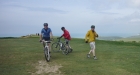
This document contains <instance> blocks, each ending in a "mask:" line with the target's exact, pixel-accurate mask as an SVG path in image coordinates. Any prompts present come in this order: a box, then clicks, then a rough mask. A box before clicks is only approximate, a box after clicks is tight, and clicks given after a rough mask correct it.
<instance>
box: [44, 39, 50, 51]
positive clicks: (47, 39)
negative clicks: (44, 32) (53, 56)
mask: <svg viewBox="0 0 140 75" xmlns="http://www.w3.org/2000/svg"><path fill="white" fill-rule="evenodd" d="M44 40H45V41H50V37H45V38H44ZM47 45H48V47H49V50H50V51H51V45H50V43H48V44H47Z"/></svg>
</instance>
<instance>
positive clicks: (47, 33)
mask: <svg viewBox="0 0 140 75" xmlns="http://www.w3.org/2000/svg"><path fill="white" fill-rule="evenodd" d="M43 25H44V28H43V29H42V30H41V34H40V40H45V41H50V39H51V38H53V34H52V30H51V28H49V27H48V23H44V24H43ZM48 45H49V48H51V47H50V44H48ZM43 46H44V47H45V44H43Z"/></svg>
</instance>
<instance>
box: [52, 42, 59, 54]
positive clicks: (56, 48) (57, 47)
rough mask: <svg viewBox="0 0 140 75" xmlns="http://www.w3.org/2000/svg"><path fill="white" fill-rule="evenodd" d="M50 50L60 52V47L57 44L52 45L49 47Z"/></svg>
mask: <svg viewBox="0 0 140 75" xmlns="http://www.w3.org/2000/svg"><path fill="white" fill-rule="evenodd" d="M51 49H52V51H53V52H58V51H60V45H59V43H53V44H52V46H51Z"/></svg>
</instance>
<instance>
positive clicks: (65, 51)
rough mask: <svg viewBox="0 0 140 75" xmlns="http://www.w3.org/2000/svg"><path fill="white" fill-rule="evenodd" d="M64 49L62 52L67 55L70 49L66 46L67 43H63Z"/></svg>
mask: <svg viewBox="0 0 140 75" xmlns="http://www.w3.org/2000/svg"><path fill="white" fill-rule="evenodd" d="M62 47H63V50H62V53H63V54H65V55H67V54H68V53H69V50H68V49H67V48H66V44H62Z"/></svg>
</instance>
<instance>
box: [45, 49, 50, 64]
mask: <svg viewBox="0 0 140 75" xmlns="http://www.w3.org/2000/svg"><path fill="white" fill-rule="evenodd" d="M44 54H45V59H46V61H47V62H49V61H50V53H49V52H48V49H47V47H46V48H45V50H44Z"/></svg>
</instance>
